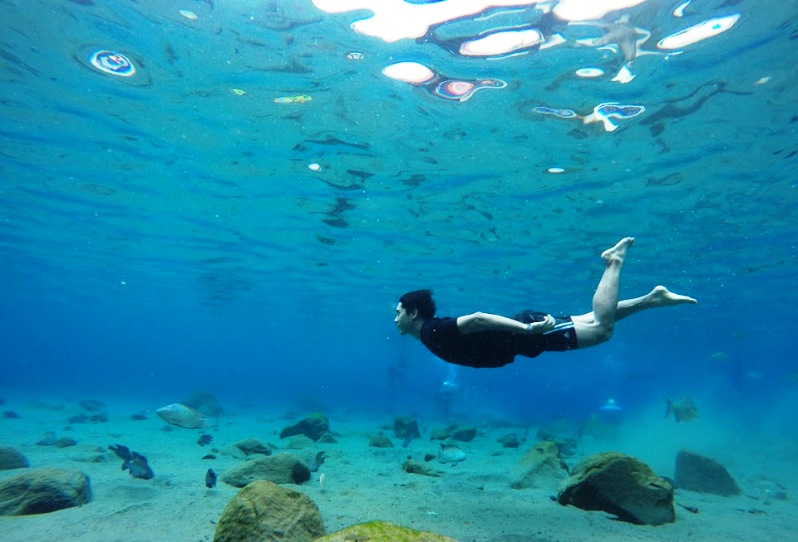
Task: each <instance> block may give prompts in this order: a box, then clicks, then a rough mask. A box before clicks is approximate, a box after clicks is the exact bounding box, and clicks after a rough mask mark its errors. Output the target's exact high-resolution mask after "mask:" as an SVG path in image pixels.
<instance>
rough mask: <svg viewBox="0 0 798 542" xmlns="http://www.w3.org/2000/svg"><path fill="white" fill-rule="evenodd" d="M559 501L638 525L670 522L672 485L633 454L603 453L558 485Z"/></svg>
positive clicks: (588, 459)
mask: <svg viewBox="0 0 798 542" xmlns="http://www.w3.org/2000/svg"><path fill="white" fill-rule="evenodd" d="M557 501H558V502H559V503H560V504H563V505H567V504H571V505H573V506H576V507H577V508H581V509H583V510H602V511H604V512H608V513H610V514H614V515H616V516H618V519H620V520H622V521H627V522H629V523H635V524H639V525H663V524H665V523H672V522H673V521H674V520H675V518H676V514H675V513H674V510H673V487H672V486H671V485H670V483H668V481H667V480H665V479H664V478H661V477H659V476H657V475H656V474H654V472H653V471H652V470H651V468H650V467H649V466H648V465H646V464H645V463H643V462H642V461H640V460H639V459H635V458H634V457H630V456H628V455H624V454H619V453H614V452H607V453H602V454H596V455H592V456H590V457H588V458H586V459H585V460H583V461H582V462H580V463H579V464H578V465H577V466H576V467H574V470H573V473H572V474H571V476H570V477H569V478H566V479H565V480H563V482H562V483H561V484H560V492H559V495H558V496H557Z"/></svg>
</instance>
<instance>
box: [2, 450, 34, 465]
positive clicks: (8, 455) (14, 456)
mask: <svg viewBox="0 0 798 542" xmlns="http://www.w3.org/2000/svg"><path fill="white" fill-rule="evenodd" d="M27 467H30V463H29V462H28V458H27V457H25V456H24V455H22V453H21V452H19V451H18V450H17V449H16V448H12V447H11V446H0V470H11V469H24V468H27Z"/></svg>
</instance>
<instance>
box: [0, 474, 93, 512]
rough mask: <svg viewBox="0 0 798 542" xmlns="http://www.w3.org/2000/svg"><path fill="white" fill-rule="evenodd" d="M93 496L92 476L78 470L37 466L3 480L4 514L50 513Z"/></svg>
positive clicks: (0, 507)
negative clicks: (39, 467) (40, 467)
mask: <svg viewBox="0 0 798 542" xmlns="http://www.w3.org/2000/svg"><path fill="white" fill-rule="evenodd" d="M90 500H91V485H90V483H89V477H88V476H86V475H85V474H83V473H82V472H80V471H76V470H62V469H33V470H30V471H27V472H25V473H23V474H20V475H18V476H14V477H13V478H8V479H7V480H4V481H3V482H0V516H25V515H29V514H46V513H47V512H54V511H56V510H62V509H64V508H72V507H73V506H80V505H82V504H86V503H87V502H89V501H90Z"/></svg>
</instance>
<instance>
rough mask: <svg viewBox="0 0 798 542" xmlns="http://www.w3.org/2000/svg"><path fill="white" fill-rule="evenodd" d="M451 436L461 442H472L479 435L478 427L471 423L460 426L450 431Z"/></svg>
mask: <svg viewBox="0 0 798 542" xmlns="http://www.w3.org/2000/svg"><path fill="white" fill-rule="evenodd" d="M449 436H450V437H451V438H453V439H454V440H459V441H460V442H471V441H472V440H474V438H476V436H477V428H476V427H471V426H470V425H464V426H458V427H455V428H454V430H452V431H451V432H450V433H449Z"/></svg>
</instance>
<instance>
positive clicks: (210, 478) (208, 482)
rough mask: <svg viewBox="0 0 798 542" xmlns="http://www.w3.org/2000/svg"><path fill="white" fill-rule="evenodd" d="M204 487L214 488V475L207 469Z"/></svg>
mask: <svg viewBox="0 0 798 542" xmlns="http://www.w3.org/2000/svg"><path fill="white" fill-rule="evenodd" d="M205 487H207V488H213V487H216V473H215V472H213V469H208V472H206V473H205Z"/></svg>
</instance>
